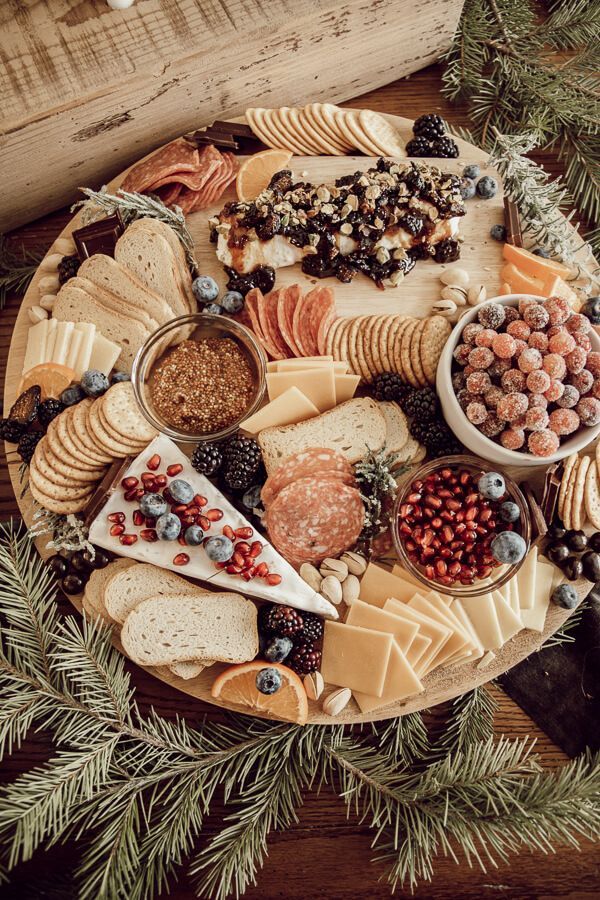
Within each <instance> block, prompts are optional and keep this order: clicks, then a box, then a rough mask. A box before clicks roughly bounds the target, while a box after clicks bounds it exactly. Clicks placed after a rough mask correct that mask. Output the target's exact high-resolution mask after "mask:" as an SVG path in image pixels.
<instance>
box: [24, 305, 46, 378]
mask: <svg viewBox="0 0 600 900" xmlns="http://www.w3.org/2000/svg"><path fill="white" fill-rule="evenodd" d="M49 321H50V320H49V319H42V321H41V322H37V323H36V324H35V325H32V326H31V328H30V329H29V331H28V332H27V348H26V350H25V356H24V358H23V370H22V371H23V374H24V373H25V372H28V371H29V370H30V369H33V367H34V366H39V365H41V363H43V362H47V360H46V342H47V339H48V322H49Z"/></svg>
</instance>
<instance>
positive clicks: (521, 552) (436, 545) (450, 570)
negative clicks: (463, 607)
mask: <svg viewBox="0 0 600 900" xmlns="http://www.w3.org/2000/svg"><path fill="white" fill-rule="evenodd" d="M391 531H392V537H393V540H394V546H395V548H396V553H397V555H398V559H399V561H400V565H401V566H402V567H403V568H404V569H405V570H406V571H407V572H408V574H409V575H410V576H411V577H412V578H413V579H414V580H415V581H416V582H417V583H419V584H422V585H424V586H425V587H427V588H428V589H429V590H432V591H437V592H438V593H441V594H447V595H450V596H453V597H475V596H479V595H482V594H487V593H489V592H490V591H493V590H497V589H499V588H501V587H502V586H503V585H504V584H506V583H507V582H508V581H509V580H510V579H511V578H512V577H513V575H515V573H516V572H517V571H518V570H519V568H520V567H521V565H522V563H523V560H524V559H525V557H526V555H527V553H528V552H529V547H530V541H531V517H530V513H529V507H528V505H527V501H526V500H525V497H524V496H523V493H522V492H521V490H520V489H519V487H518V485H517V484H516V483H515V482H514V481H513V480H512V479H511V478H510V477H509V476H508V475H506V473H505V472H503V471H500V470H499V469H498V468H497V467H496V468H494V467H492V466H491V465H490V464H489V463H487V462H485V461H484V460H482V459H478V457H476V456H467V455H456V456H445V457H442V458H440V459H435V460H433V461H432V462H428V463H425V464H424V465H423V466H421V467H420V468H419V469H417V470H416V472H413V473H412V474H411V475H410V477H409V478H408V479H407V481H406V482H405V483H404V484H403V485H402V486H401V487H400V488H399V490H398V493H397V495H396V501H395V504H394V510H393V516H392V525H391ZM505 532H506V534H505ZM500 535H501V536H500Z"/></svg>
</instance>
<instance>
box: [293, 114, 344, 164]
mask: <svg viewBox="0 0 600 900" xmlns="http://www.w3.org/2000/svg"><path fill="white" fill-rule="evenodd" d="M298 117H299V122H300V126H301V128H302V129H303V130H304V133H305V134H306V135H307V137H308V138H310V141H311V143H312V144H316V145H317V147H319V153H320V154H325V155H326V156H338V155H339V151H338V149H337V148H336V147H334V145H333V143H332V142H331V141H330V140H329V139H328V137H327V135H326V134H325V132H324V131H321V130H319V128H318V127H317V126H316V125H315V124H314V122H313V120H312V118H311V116H310V115H309V113H308V111H307V109H306V107H304V109H299V110H298Z"/></svg>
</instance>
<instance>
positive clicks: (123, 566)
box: [82, 557, 135, 625]
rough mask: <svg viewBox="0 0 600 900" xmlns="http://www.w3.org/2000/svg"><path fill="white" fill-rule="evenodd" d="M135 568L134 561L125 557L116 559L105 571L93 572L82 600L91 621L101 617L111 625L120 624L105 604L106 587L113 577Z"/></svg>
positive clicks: (95, 570)
mask: <svg viewBox="0 0 600 900" xmlns="http://www.w3.org/2000/svg"><path fill="white" fill-rule="evenodd" d="M133 566H135V561H134V560H133V559H126V558H125V557H123V558H122V559H115V560H114V561H113V562H111V563H109V564H108V565H107V566H105V567H104V568H103V569H94V570H93V571H92V574H91V575H90V577H89V579H88V582H87V584H86V586H85V590H84V592H83V599H82V604H83V609H84V612H85V613H86V615H87V616H88V617H89V618H90V619H97V618H98V617H100V618H101V619H103V620H104V621H105V622H106V623H108V624H109V625H116V624H118V621H117V619H115V618H114V617H113V616H111V615H110V613H109V612H108V610H107V609H106V604H105V603H104V596H105V591H106V585H107V583H108V582H109V581H110V580H111V578H113V576H115V575H118V574H119V573H120V572H123V573H124V572H125V571H126V570H127V569H130V568H132V567H133Z"/></svg>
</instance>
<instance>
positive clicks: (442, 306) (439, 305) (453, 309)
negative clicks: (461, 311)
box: [431, 300, 458, 319]
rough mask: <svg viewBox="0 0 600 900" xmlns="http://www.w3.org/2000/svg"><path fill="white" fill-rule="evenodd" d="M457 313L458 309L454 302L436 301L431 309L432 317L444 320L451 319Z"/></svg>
mask: <svg viewBox="0 0 600 900" xmlns="http://www.w3.org/2000/svg"><path fill="white" fill-rule="evenodd" d="M457 311H458V307H457V305H456V303H455V302H454V300H438V301H437V302H436V303H434V304H433V306H432V307H431V315H432V316H444V318H445V319H451V318H452V317H453V316H455V315H456V313H457Z"/></svg>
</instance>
